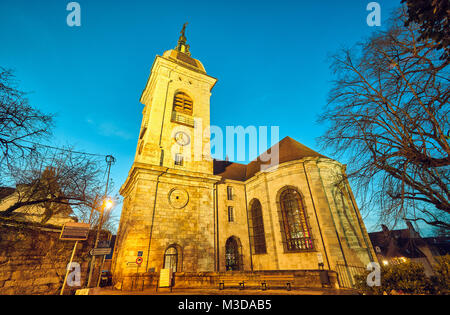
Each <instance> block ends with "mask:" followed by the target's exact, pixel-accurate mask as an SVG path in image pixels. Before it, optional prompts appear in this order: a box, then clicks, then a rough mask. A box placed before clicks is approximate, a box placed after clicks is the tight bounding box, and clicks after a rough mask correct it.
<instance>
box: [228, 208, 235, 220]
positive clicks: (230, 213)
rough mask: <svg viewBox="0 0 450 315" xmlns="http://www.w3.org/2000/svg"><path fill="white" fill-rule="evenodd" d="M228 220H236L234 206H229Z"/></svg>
mask: <svg viewBox="0 0 450 315" xmlns="http://www.w3.org/2000/svg"><path fill="white" fill-rule="evenodd" d="M228 222H234V208H233V207H228Z"/></svg>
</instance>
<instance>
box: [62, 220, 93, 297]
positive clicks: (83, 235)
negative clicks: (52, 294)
mask: <svg viewBox="0 0 450 315" xmlns="http://www.w3.org/2000/svg"><path fill="white" fill-rule="evenodd" d="M90 228H91V225H90V224H86V223H66V224H64V226H63V229H62V231H61V235H60V236H59V239H60V240H62V241H75V246H74V247H73V251H72V256H70V262H69V265H68V267H69V268H67V270H66V276H65V277H64V283H63V286H62V288H61V292H60V295H63V294H64V289H65V288H66V283H67V277H68V276H69V271H70V267H71V266H72V262H73V257H74V256H75V252H76V251H77V246H78V242H80V241H86V240H87V239H88V237H89V229H90Z"/></svg>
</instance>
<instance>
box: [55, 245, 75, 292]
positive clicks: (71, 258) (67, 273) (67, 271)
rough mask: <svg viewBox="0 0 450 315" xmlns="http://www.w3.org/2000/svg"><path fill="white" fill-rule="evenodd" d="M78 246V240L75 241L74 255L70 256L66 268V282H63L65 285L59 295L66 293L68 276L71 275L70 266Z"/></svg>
mask: <svg viewBox="0 0 450 315" xmlns="http://www.w3.org/2000/svg"><path fill="white" fill-rule="evenodd" d="M77 246H78V241H76V242H75V246H74V247H73V251H72V256H71V257H70V262H69V266H68V268H66V269H67V270H66V276H65V277H64V283H63V286H62V288H61V292H60V293H59V295H63V294H64V289H65V288H66V282H67V277H68V276H69V270H70V267H71V266H72V262H73V257H74V256H75V252H76V250H77Z"/></svg>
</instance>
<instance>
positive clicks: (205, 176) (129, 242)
mask: <svg viewBox="0 0 450 315" xmlns="http://www.w3.org/2000/svg"><path fill="white" fill-rule="evenodd" d="M185 29H186V24H185V25H184V27H183V29H182V31H181V36H180V38H179V40H178V45H177V47H176V48H175V49H173V50H169V51H166V52H165V53H164V54H163V56H157V57H156V59H155V61H154V63H153V67H152V70H151V74H150V78H149V80H148V82H147V85H146V87H145V89H144V92H143V93H142V97H141V103H142V104H143V105H144V109H143V118H142V125H141V130H140V134H139V139H138V145H137V150H136V155H135V159H134V163H133V165H132V167H131V170H130V172H129V175H128V178H127V180H126V182H125V184H124V185H123V186H122V188H121V190H120V193H121V195H122V196H123V197H124V203H123V209H122V216H121V220H120V226H119V231H118V237H117V243H116V244H117V245H116V249H115V252H114V258H113V267H112V271H113V275H114V277H115V280H116V281H120V279H121V278H123V277H124V276H126V275H129V274H136V272H138V273H145V272H149V271H150V272H152V271H156V272H158V271H160V270H161V269H163V268H167V269H169V268H170V269H173V270H174V271H178V272H181V271H183V272H202V271H214V269H215V265H214V264H215V257H214V256H215V250H214V222H215V221H214V220H215V218H214V217H215V214H214V184H215V183H216V182H217V181H218V180H220V177H217V176H214V175H213V161H212V159H211V157H210V132H209V124H210V96H211V90H212V88H213V87H214V85H215V83H216V82H217V80H216V79H215V78H213V77H211V76H209V75H207V74H206V71H205V68H204V67H203V65H202V63H201V62H200V61H198V60H196V59H194V58H192V57H191V53H190V49H189V45H187V43H186V42H187V40H186V35H185ZM137 257H141V259H142V261H143V262H142V264H141V265H137V264H136V263H135V262H136V259H137Z"/></svg>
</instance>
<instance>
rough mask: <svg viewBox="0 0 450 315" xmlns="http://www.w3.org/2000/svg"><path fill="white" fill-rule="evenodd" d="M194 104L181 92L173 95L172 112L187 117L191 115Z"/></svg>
mask: <svg viewBox="0 0 450 315" xmlns="http://www.w3.org/2000/svg"><path fill="white" fill-rule="evenodd" d="M193 104H194V102H193V101H192V99H191V98H190V97H189V96H188V95H187V94H186V93H183V92H178V93H177V94H175V97H174V100H173V110H174V111H176V112H180V113H183V114H187V115H192V108H193Z"/></svg>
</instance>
